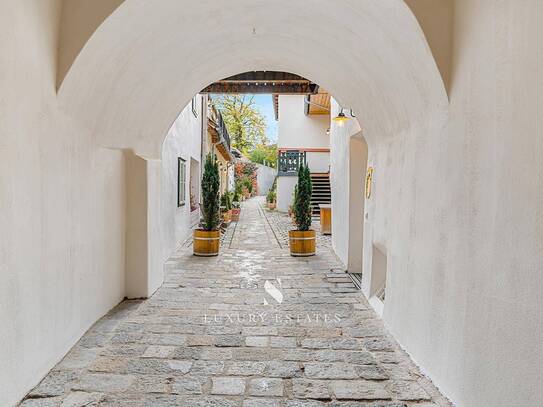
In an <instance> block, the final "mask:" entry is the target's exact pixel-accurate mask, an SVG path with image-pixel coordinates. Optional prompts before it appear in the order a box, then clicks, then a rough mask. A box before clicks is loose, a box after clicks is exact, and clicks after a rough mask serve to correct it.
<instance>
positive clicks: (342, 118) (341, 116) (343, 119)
mask: <svg viewBox="0 0 543 407" xmlns="http://www.w3.org/2000/svg"><path fill="white" fill-rule="evenodd" d="M332 120H333V121H335V122H336V123H337V124H339V125H340V126H343V123H345V122H346V121H347V120H351V118H350V117H347V116H345V113H343V108H341V110H340V112H339V113H338V115H337V116H336V117H334V118H333V119H332Z"/></svg>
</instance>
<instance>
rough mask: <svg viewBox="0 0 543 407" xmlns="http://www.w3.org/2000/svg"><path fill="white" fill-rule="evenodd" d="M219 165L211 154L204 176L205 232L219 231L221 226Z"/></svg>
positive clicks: (203, 209)
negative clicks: (218, 228)
mask: <svg viewBox="0 0 543 407" xmlns="http://www.w3.org/2000/svg"><path fill="white" fill-rule="evenodd" d="M220 184H221V181H220V178H219V164H218V163H217V160H216V159H215V156H214V155H213V154H211V153H209V154H208V155H207V157H206V162H205V165H204V174H203V176H202V227H203V229H204V230H207V231H211V230H217V227H218V226H219V219H220V218H219V210H220V206H219V197H220V190H219V189H220Z"/></svg>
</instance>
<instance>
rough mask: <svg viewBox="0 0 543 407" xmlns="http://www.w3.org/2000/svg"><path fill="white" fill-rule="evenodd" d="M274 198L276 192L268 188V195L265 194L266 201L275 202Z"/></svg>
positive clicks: (275, 198) (275, 197)
mask: <svg viewBox="0 0 543 407" xmlns="http://www.w3.org/2000/svg"><path fill="white" fill-rule="evenodd" d="M276 200H277V193H276V192H275V191H274V190H273V189H270V190H269V191H268V195H266V202H268V203H275V201H276Z"/></svg>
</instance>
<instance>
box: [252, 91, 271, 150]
mask: <svg viewBox="0 0 543 407" xmlns="http://www.w3.org/2000/svg"><path fill="white" fill-rule="evenodd" d="M254 101H255V105H256V106H257V108H258V109H259V110H260V111H261V112H262V114H263V115H264V117H265V119H266V136H267V137H268V140H269V141H270V143H277V122H276V121H275V114H274V113H273V99H272V95H270V94H258V95H254Z"/></svg>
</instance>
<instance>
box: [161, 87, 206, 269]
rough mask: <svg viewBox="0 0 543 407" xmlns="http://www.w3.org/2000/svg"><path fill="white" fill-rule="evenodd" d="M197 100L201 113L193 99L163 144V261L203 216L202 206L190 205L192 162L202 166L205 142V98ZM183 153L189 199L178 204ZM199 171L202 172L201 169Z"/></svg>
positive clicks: (188, 234)
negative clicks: (192, 207) (203, 132)
mask: <svg viewBox="0 0 543 407" xmlns="http://www.w3.org/2000/svg"><path fill="white" fill-rule="evenodd" d="M195 100H196V111H197V116H196V117H195V116H194V114H193V112H192V105H191V103H189V104H188V105H187V106H186V107H185V108H184V109H183V110H182V111H181V113H180V114H179V116H178V117H177V119H176V120H175V122H174V123H173V125H172V127H171V129H170V131H169V132H168V135H167V136H166V139H165V140H164V145H163V147H162V194H161V236H162V261H165V260H166V259H167V258H168V257H169V256H170V255H171V254H172V251H173V250H175V248H176V247H177V246H178V245H179V244H180V243H182V242H183V241H184V240H185V239H187V238H188V237H189V236H190V233H191V230H192V226H193V225H194V224H195V223H197V222H198V220H199V213H200V211H199V209H197V210H196V211H194V212H191V208H190V172H191V165H195V164H196V165H197V166H198V167H200V160H201V158H200V152H201V142H202V138H201V137H202V105H201V104H202V99H201V98H200V97H196V98H195ZM179 157H180V158H182V159H183V160H185V163H186V203H185V205H184V206H181V207H177V165H178V164H177V161H178V158H179ZM191 158H192V160H191ZM198 173H199V174H201V171H200V169H198ZM197 199H198V198H197ZM198 201H199V200H198Z"/></svg>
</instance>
